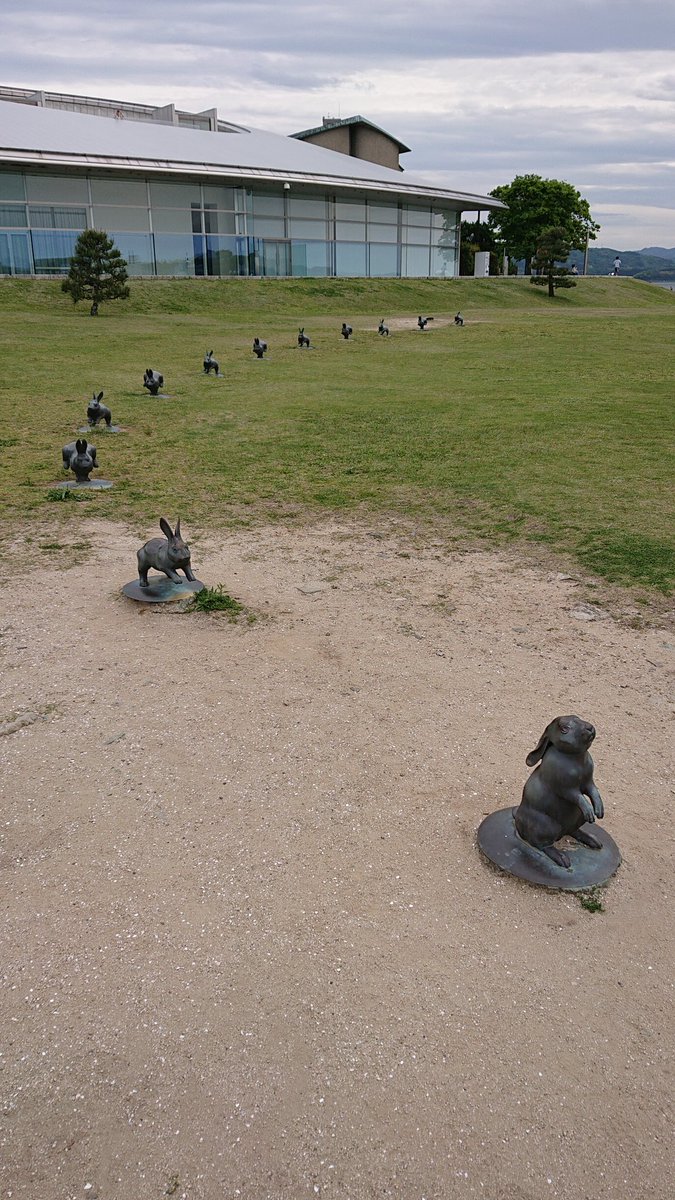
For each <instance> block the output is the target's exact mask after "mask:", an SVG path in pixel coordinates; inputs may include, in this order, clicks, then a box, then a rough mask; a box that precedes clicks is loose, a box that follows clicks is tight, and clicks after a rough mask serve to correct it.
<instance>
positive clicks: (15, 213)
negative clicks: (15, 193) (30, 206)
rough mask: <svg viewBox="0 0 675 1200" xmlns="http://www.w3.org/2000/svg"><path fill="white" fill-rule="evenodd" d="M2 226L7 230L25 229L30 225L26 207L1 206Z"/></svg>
mask: <svg viewBox="0 0 675 1200" xmlns="http://www.w3.org/2000/svg"><path fill="white" fill-rule="evenodd" d="M0 225H2V226H3V227H4V228H5V229H25V228H26V226H27V225H28V221H27V220H26V205H25V204H0Z"/></svg>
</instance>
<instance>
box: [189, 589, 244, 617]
mask: <svg viewBox="0 0 675 1200" xmlns="http://www.w3.org/2000/svg"><path fill="white" fill-rule="evenodd" d="M192 604H193V608H194V610H195V611H196V612H207V613H208V612H225V613H227V615H228V617H229V619H230V620H231V621H235V620H236V618H237V617H238V616H239V614H240V613H242V612H243V611H244V605H243V604H240V603H239V601H238V600H235V598H234V596H230V594H229V592H226V591H225V588H224V587H223V585H222V583H219V584H217V585H216V587H212V588H202V590H201V592H195V596H194V600H193V601H192Z"/></svg>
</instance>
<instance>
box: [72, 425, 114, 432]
mask: <svg viewBox="0 0 675 1200" xmlns="http://www.w3.org/2000/svg"><path fill="white" fill-rule="evenodd" d="M77 432H78V433H123V432H124V430H123V429H122V426H121V425H106V424H105V423H104V424H103V425H80V428H79V429H78V431H77Z"/></svg>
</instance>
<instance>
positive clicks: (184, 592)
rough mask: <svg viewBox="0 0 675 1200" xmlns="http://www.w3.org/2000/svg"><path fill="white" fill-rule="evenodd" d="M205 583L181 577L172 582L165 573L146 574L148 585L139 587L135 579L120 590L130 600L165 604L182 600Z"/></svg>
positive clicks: (199, 589)
mask: <svg viewBox="0 0 675 1200" xmlns="http://www.w3.org/2000/svg"><path fill="white" fill-rule="evenodd" d="M205 586H206V585H205V584H203V583H202V582H201V580H200V579H193V580H192V581H190V580H189V579H183V580H182V581H181V582H180V583H172V582H171V580H170V579H169V578H168V577H167V576H166V575H148V586H147V587H146V588H144V587H141V585H140V583H139V582H138V580H137V579H132V580H131V582H130V583H125V585H124V587H123V588H122V592H123V593H124V595H125V596H128V597H129V599H130V600H138V601H139V602H140V603H141V604H166V603H167V602H168V601H169V600H184V599H185V597H186V596H191V595H193V593H194V592H201V590H202V588H203V587H205Z"/></svg>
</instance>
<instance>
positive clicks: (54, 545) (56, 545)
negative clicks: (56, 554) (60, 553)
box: [38, 542, 66, 550]
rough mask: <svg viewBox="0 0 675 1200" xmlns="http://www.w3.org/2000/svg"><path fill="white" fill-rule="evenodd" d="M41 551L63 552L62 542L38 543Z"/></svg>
mask: <svg viewBox="0 0 675 1200" xmlns="http://www.w3.org/2000/svg"><path fill="white" fill-rule="evenodd" d="M38 546H39V547H40V549H41V550H65V548H66V547H65V546H64V544H63V542H38Z"/></svg>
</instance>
